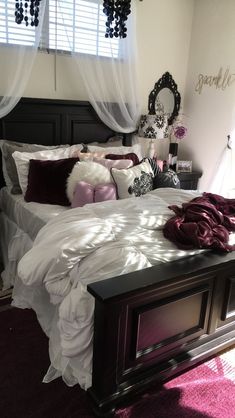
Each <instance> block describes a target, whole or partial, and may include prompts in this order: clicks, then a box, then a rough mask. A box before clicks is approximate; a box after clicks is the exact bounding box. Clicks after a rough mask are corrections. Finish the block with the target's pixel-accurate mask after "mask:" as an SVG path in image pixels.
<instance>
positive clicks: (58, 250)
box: [18, 189, 202, 389]
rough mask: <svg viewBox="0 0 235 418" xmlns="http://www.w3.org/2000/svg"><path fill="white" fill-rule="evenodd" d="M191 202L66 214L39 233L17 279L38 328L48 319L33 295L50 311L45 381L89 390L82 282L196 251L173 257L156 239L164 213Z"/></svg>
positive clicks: (128, 204)
mask: <svg viewBox="0 0 235 418" xmlns="http://www.w3.org/2000/svg"><path fill="white" fill-rule="evenodd" d="M197 195H198V194H197ZM193 197H195V193H191V192H187V193H186V192H185V191H183V190H177V193H176V191H175V190H174V189H164V190H163V189H158V190H157V191H154V192H151V193H149V194H148V195H144V196H142V197H141V198H129V199H123V200H117V201H112V202H110V201H109V202H101V203H98V204H90V205H86V206H84V207H82V208H74V209H70V210H68V211H66V212H63V213H61V214H60V215H59V216H57V217H55V218H54V219H52V220H51V221H49V222H48V223H47V225H45V226H44V227H43V228H42V229H41V230H40V232H39V233H38V235H37V238H36V239H35V241H34V245H33V247H32V249H31V250H30V251H28V253H26V254H25V256H24V257H23V258H22V259H21V261H20V263H19V267H18V274H19V277H20V279H21V280H22V282H23V285H24V286H25V287H29V288H30V290H31V295H30V297H29V298H28V300H27V302H28V304H30V303H31V304H32V305H33V306H34V310H36V312H37V314H38V315H39V316H40V321H41V324H42V326H43V327H44V328H45V327H46V326H47V324H48V318H47V317H46V314H44V313H43V312H42V310H40V309H41V308H40V306H41V301H40V300H39V299H40V297H41V296H40V292H38V289H43V290H44V292H45V291H46V292H47V293H48V294H49V296H50V302H51V303H52V304H54V310H55V317H54V320H55V321H57V322H56V323H58V328H57V327H52V331H51V334H50V359H51V364H52V367H50V368H49V370H48V374H47V375H46V376H45V381H50V380H51V379H52V378H53V377H52V376H55V375H56V376H58V373H55V372H54V370H55V369H58V371H59V372H60V373H61V375H62V377H63V379H64V380H65V381H66V383H67V384H69V385H73V384H75V383H76V382H78V383H79V384H80V385H81V387H83V388H85V389H87V388H88V387H89V386H90V385H91V371H92V338H93V310H94V299H93V297H92V296H91V295H90V294H89V293H88V292H87V290H86V289H87V285H88V284H89V283H91V282H95V281H99V280H105V279H108V278H111V277H118V276H120V275H124V274H127V273H130V272H133V271H137V270H141V269H145V268H148V267H151V266H153V265H157V264H159V263H166V262H169V261H173V260H176V259H181V258H183V257H187V256H190V255H194V254H197V253H200V252H201V251H202V250H195V251H183V250H179V249H178V248H177V247H176V246H175V245H174V244H173V243H171V242H170V241H168V240H167V239H166V238H165V237H164V236H163V232H162V229H163V226H164V224H165V222H166V221H167V220H168V219H169V217H171V216H172V215H173V213H172V211H170V210H169V209H168V206H169V205H170V204H173V203H175V202H177V204H181V203H183V202H184V201H188V200H191V199H192V198H193ZM131 277H132V278H133V277H134V276H130V280H131ZM23 285H22V286H23ZM27 295H28V294H27ZM19 296H20V293H19ZM47 303H48V302H47ZM43 306H44V307H45V303H44V305H43ZM50 306H52V305H51V304H50ZM57 311H58V316H57ZM45 312H46V309H45ZM84 347H86V350H84Z"/></svg>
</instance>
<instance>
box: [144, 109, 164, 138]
mask: <svg viewBox="0 0 235 418" xmlns="http://www.w3.org/2000/svg"><path fill="white" fill-rule="evenodd" d="M166 132H167V116H166V115H165V114H163V113H162V114H157V115H142V116H141V117H140V122H139V129H138V134H139V136H142V137H144V138H150V139H164V138H165V136H166Z"/></svg>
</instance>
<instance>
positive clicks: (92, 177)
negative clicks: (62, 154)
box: [66, 161, 114, 202]
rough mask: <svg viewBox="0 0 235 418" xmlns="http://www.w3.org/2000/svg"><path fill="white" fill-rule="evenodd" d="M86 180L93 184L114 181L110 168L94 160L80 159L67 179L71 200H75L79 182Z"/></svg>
mask: <svg viewBox="0 0 235 418" xmlns="http://www.w3.org/2000/svg"><path fill="white" fill-rule="evenodd" d="M80 181H85V182H86V183H89V184H91V185H92V186H97V184H103V183H114V181H113V178H112V176H111V173H110V171H109V169H108V168H106V167H104V166H103V165H101V164H99V163H95V162H93V161H89V162H88V161H80V162H78V163H76V164H75V165H74V167H73V169H72V171H71V173H70V175H69V177H68V179H67V190H66V192H67V196H68V199H69V201H70V202H72V200H73V195H74V191H75V188H76V185H77V183H79V182H80Z"/></svg>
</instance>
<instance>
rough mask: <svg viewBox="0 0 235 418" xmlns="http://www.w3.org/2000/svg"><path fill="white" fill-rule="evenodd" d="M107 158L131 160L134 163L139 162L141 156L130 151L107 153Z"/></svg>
mask: <svg viewBox="0 0 235 418" xmlns="http://www.w3.org/2000/svg"><path fill="white" fill-rule="evenodd" d="M105 158H106V159H107V160H131V161H132V162H133V165H137V164H139V162H140V161H139V158H138V156H137V155H136V154H135V153H134V152H129V153H128V154H123V155H121V154H119V155H117V154H107V155H105Z"/></svg>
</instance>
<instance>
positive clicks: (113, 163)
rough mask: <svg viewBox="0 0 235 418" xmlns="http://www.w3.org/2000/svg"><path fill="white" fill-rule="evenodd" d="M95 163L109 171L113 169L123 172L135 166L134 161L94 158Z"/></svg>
mask: <svg viewBox="0 0 235 418" xmlns="http://www.w3.org/2000/svg"><path fill="white" fill-rule="evenodd" d="M93 161H94V162H95V163H99V164H101V165H103V166H104V167H106V168H108V169H109V170H111V168H117V169H118V170H122V169H124V168H130V167H132V166H133V161H132V160H124V159H123V160H108V159H106V158H99V157H94V158H93Z"/></svg>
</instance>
